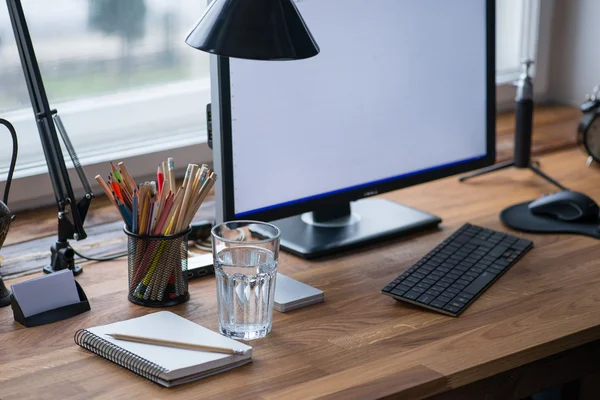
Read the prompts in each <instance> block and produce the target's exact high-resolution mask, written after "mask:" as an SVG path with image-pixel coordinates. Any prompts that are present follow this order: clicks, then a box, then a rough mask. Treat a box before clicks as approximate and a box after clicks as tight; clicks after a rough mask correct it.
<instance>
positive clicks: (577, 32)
mask: <svg viewBox="0 0 600 400" xmlns="http://www.w3.org/2000/svg"><path fill="white" fill-rule="evenodd" d="M599 38H600V1H599V0H556V8H555V10H554V20H553V24H552V42H551V43H552V45H551V46H552V47H551V49H552V50H551V64H550V81H549V98H550V99H551V100H552V101H554V102H558V103H566V104H571V105H580V104H581V103H582V102H583V100H584V97H585V95H586V94H587V93H591V91H592V88H593V87H594V86H596V85H600V43H599Z"/></svg>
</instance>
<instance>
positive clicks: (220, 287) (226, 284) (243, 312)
mask: <svg viewBox="0 0 600 400" xmlns="http://www.w3.org/2000/svg"><path fill="white" fill-rule="evenodd" d="M215 274H216V278H217V299H218V302H219V307H218V308H219V326H220V329H221V333H222V334H224V335H226V336H229V337H233V338H237V339H242V340H250V339H257V338H261V337H264V336H265V335H266V334H267V333H268V332H269V331H270V330H271V325H272V321H273V299H274V296H275V278H276V275H277V260H275V257H274V255H273V252H272V251H270V250H268V249H264V248H261V247H257V246H251V245H248V246H239V247H231V248H224V249H222V250H221V251H219V253H218V254H217V256H216V257H215Z"/></svg>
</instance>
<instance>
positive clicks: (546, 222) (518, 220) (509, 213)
mask: <svg viewBox="0 0 600 400" xmlns="http://www.w3.org/2000/svg"><path fill="white" fill-rule="evenodd" d="M530 203H531V201H527V202H525V203H521V204H516V205H514V206H510V207H508V208H505V209H504V210H502V212H501V213H500V221H502V223H503V224H504V225H506V226H508V227H509V228H512V229H516V230H518V231H522V232H531V233H572V234H576V235H585V236H591V237H594V238H597V239H600V219H599V220H596V221H584V222H581V221H580V222H566V221H559V220H556V219H554V218H552V217H547V216H542V215H534V214H532V213H531V211H529V204H530Z"/></svg>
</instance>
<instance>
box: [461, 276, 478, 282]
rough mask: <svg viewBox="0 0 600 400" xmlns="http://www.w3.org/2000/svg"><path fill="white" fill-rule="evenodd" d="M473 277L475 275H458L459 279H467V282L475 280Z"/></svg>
mask: <svg viewBox="0 0 600 400" xmlns="http://www.w3.org/2000/svg"><path fill="white" fill-rule="evenodd" d="M475 278H477V276H469V275H463V276H461V277H460V280H463V281H467V282H473V281H474V280H475Z"/></svg>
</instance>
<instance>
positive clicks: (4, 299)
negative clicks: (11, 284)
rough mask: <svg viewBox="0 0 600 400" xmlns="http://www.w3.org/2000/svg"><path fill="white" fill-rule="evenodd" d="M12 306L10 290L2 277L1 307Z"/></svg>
mask: <svg viewBox="0 0 600 400" xmlns="http://www.w3.org/2000/svg"><path fill="white" fill-rule="evenodd" d="M9 304H10V290H8V289H7V288H6V286H5V285H4V281H3V280H2V278H1V277H0V307H6V306H7V305H9Z"/></svg>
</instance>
